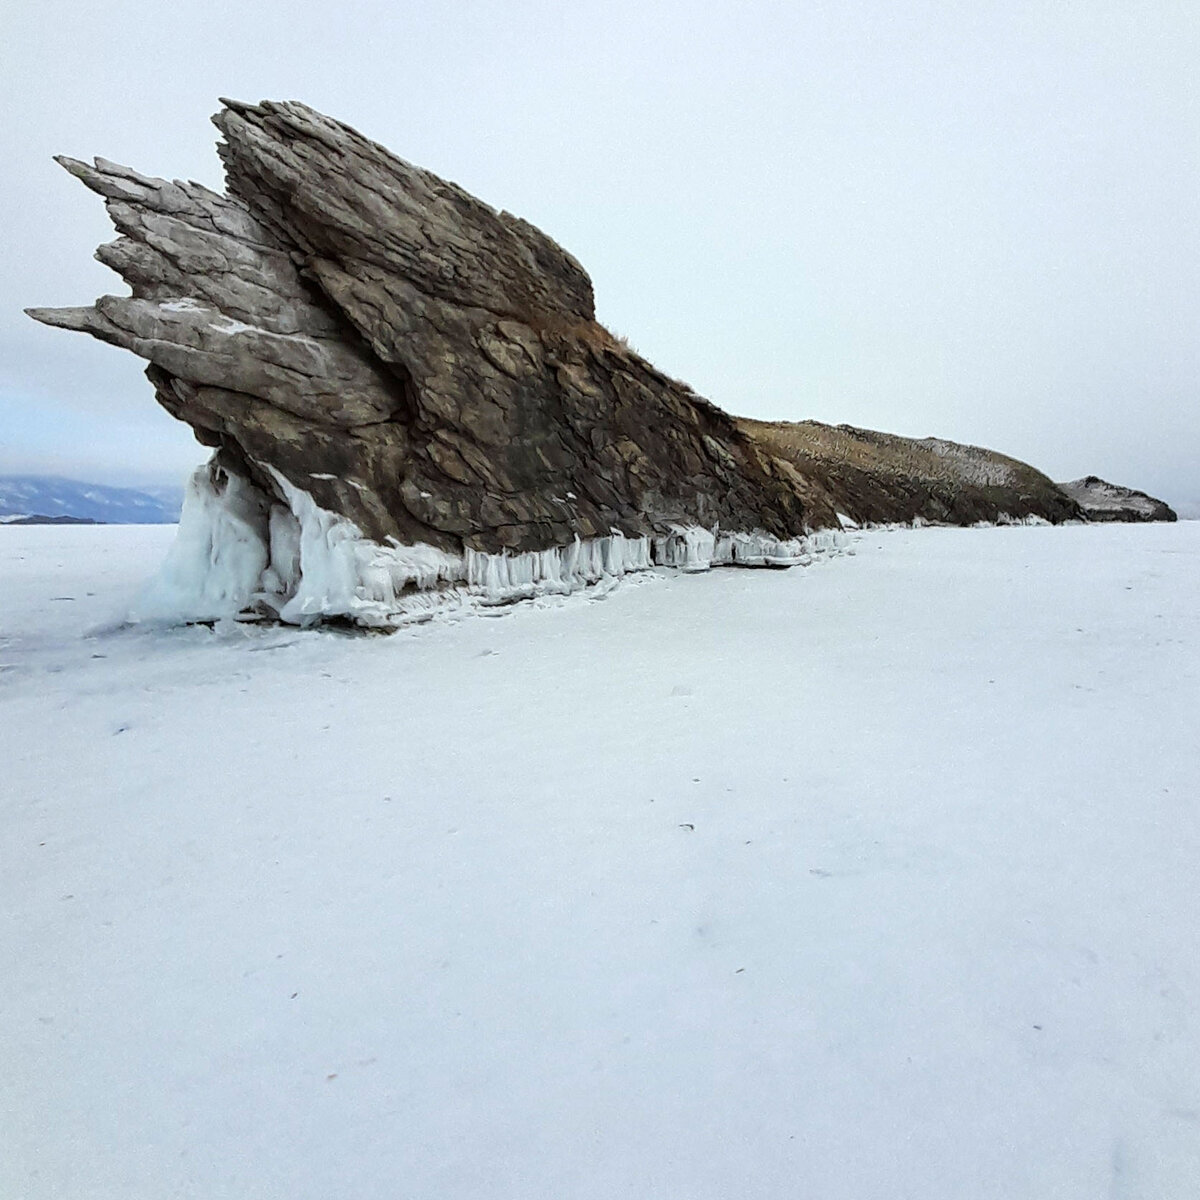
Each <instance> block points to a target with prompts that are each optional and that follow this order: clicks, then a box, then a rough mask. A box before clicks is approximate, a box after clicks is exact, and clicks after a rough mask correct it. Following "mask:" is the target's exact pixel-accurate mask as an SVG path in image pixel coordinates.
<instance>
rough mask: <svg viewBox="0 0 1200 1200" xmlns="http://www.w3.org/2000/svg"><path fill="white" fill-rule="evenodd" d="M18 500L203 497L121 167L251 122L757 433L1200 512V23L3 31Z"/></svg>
mask: <svg viewBox="0 0 1200 1200" xmlns="http://www.w3.org/2000/svg"><path fill="white" fill-rule="evenodd" d="M3 16H4V23H3V27H4V34H3V39H2V41H0V96H2V97H3V111H4V114H5V117H6V120H5V121H4V123H3V126H2V127H0V149H2V152H3V164H4V169H3V172H2V173H0V204H2V205H3V212H4V214H5V231H4V232H5V237H4V242H5V246H6V250H5V262H4V269H3V271H2V272H0V301H2V303H0V470H14V469H22V468H29V469H36V470H43V469H47V468H52V467H57V468H59V469H64V470H66V471H67V472H68V473H74V474H82V475H85V476H90V477H92V478H97V479H113V480H117V479H128V478H133V477H136V478H144V479H151V478H153V479H160V478H168V479H170V478H173V477H175V476H178V475H180V474H181V473H182V472H183V471H185V470H186V469H187V468H188V467H189V466H190V465H192V464H194V463H196V462H198V461H200V460H201V459H202V458H203V457H204V452H203V451H202V450H201V448H200V447H198V446H197V445H195V443H194V442H192V440H191V437H190V433H189V432H188V431H187V430H186V429H185V428H184V427H183V426H181V425H178V424H177V423H176V422H174V421H173V420H172V419H171V418H169V417H168V416H166V414H165V413H162V412H161V411H160V410H159V409H158V408H157V406H156V405H155V403H154V400H153V395H152V392H151V389H150V387H149V385H148V384H147V383H146V382H145V380H144V379H143V378H142V377H141V367H140V365H139V363H138V362H137V360H135V359H134V358H133V357H132V356H131V355H128V354H125V353H123V352H121V351H119V350H116V349H113V348H111V347H106V346H101V345H99V344H98V343H93V342H91V341H90V340H89V339H86V338H84V337H82V336H80V335H72V334H67V333H64V332H62V331H55V330H49V329H45V328H42V327H39V326H37V325H35V324H34V323H33V322H32V321H30V320H29V319H28V318H26V317H24V316H23V315H22V314H21V312H20V309H21V308H22V307H23V306H25V305H33V304H76V303H85V302H88V301H90V300H92V299H93V298H94V297H95V296H97V295H100V294H101V293H103V292H106V291H120V290H122V285H121V283H120V281H119V280H118V279H117V278H116V276H114V275H112V274H111V273H110V272H108V271H107V270H105V269H104V268H102V267H101V266H99V265H98V264H97V263H95V262H93V261H92V259H91V254H92V251H93V249H94V248H95V246H97V245H98V244H99V243H100V242H102V241H108V240H110V239H111V237H112V236H113V233H112V230H111V226H109V224H108V222H107V218H106V217H105V214H104V211H103V208H102V206H101V204H100V202H99V201H98V199H97V198H96V197H95V196H93V195H91V194H90V193H89V192H87V191H86V190H85V189H84V188H83V187H82V186H80V185H79V184H78V183H77V182H76V181H74V180H73V179H71V178H70V177H69V176H67V175H66V174H65V172H63V171H62V170H61V169H60V168H58V167H57V166H55V165H54V164H53V163H52V162H51V161H50V155H51V154H54V153H68V154H72V155H75V156H78V157H89V156H91V155H94V154H100V155H103V156H105V157H107V158H113V159H116V160H118V161H120V162H125V163H128V164H129V165H132V166H135V167H137V168H138V169H139V170H142V171H145V172H147V173H150V174H156V175H164V176H168V177H183V178H191V179H198V180H200V181H201V182H204V183H207V184H209V185H212V186H218V187H219V186H220V183H221V174H220V166H219V163H218V161H217V158H216V155H215V153H214V150H213V143H214V141H215V137H216V131H215V130H214V129H213V128H212V126H211V125H210V124H209V123H208V117H209V115H210V114H211V113H212V112H213V111H215V109H216V107H217V97H218V96H219V95H231V96H236V97H238V98H241V99H249V100H258V99H262V98H271V99H299V100H303V101H305V102H306V103H309V104H312V105H314V106H315V107H317V108H319V109H321V110H323V111H325V112H327V113H329V114H330V115H332V116H335V117H338V118H340V119H342V120H345V121H348V122H349V123H350V124H352V125H354V126H356V127H357V128H359V129H360V130H361V131H362V132H364V133H366V134H367V135H368V136H370V137H373V138H375V139H376V140H378V141H380V142H382V143H384V144H385V145H387V146H388V147H389V148H391V149H392V150H394V151H395V152H396V153H398V154H400V155H401V156H402V157H404V158H407V159H409V160H411V161H413V162H415V163H418V164H420V165H422V166H425V167H429V168H430V169H432V170H434V171H436V172H438V173H439V174H442V175H445V176H447V177H449V178H451V179H454V180H456V181H457V182H459V183H461V184H462V185H463V186H465V187H467V188H468V189H470V190H471V191H473V192H475V193H476V194H477V195H479V196H480V197H482V198H483V199H485V200H487V201H488V202H489V203H491V204H494V205H496V206H497V207H503V208H508V209H509V210H511V211H513V212H515V213H518V214H520V215H521V216H523V217H525V218H527V219H528V220H531V221H533V222H534V223H535V224H537V225H539V226H541V227H542V228H543V229H544V230H546V231H547V232H548V233H549V234H551V235H552V236H553V237H555V238H556V239H557V240H558V241H560V242H561V243H562V244H563V245H564V246H565V247H566V248H567V249H569V250H570V251H571V252H572V253H574V254H575V255H576V256H577V257H578V258H579V259H580V261H581V262H582V263H583V264H584V266H585V267H586V268H587V269H588V271H589V272H590V273H591V275H592V279H593V281H594V283H595V286H596V297H597V306H598V309H599V315H600V318H601V320H602V321H604V322H605V323H606V324H607V325H608V326H609V327H610V328H612V329H613V330H615V331H616V332H618V333H621V334H625V335H626V336H628V337H629V339H630V341H631V342H632V343H633V344H634V345H635V346H636V347H637V348H638V349H639V350H640V351H641V352H642V353H643V354H645V355H646V356H647V357H648V358H650V359H651V360H652V361H654V362H655V363H657V364H658V365H659V366H661V367H662V368H664V369H665V370H667V371H669V372H671V373H672V374H674V375H677V376H680V377H682V378H684V379H686V380H688V382H690V383H691V384H692V385H693V386H694V387H695V388H696V389H697V390H699V391H701V392H702V393H704V394H705V395H708V396H710V397H711V398H712V399H713V400H715V401H716V402H717V403H719V404H721V405H722V406H723V407H725V408H728V409H731V410H732V411H734V412H738V413H743V414H746V415H750V416H757V417H766V418H802V417H816V418H819V419H821V420H826V421H848V422H851V423H854V424H858V425H865V426H868V427H873V428H878V429H885V430H889V431H892V432H897V433H905V434H913V435H918V436H920V435H925V434H937V435H939V436H943V437H950V438H954V439H956V440H960V441H968V442H975V443H979V444H983V445H987V446H991V447H993V448H995V449H999V450H1003V451H1006V452H1008V453H1011V454H1015V455H1017V456H1018V457H1021V458H1024V459H1026V460H1028V461H1030V462H1032V463H1033V464H1034V465H1036V466H1038V467H1040V468H1041V469H1043V470H1045V471H1047V472H1048V473H1049V474H1051V475H1053V476H1054V477H1056V478H1073V477H1075V476H1078V475H1081V474H1085V473H1088V472H1095V473H1097V474H1101V475H1104V476H1106V477H1109V478H1112V479H1114V480H1115V481H1117V482H1120V483H1127V484H1131V485H1133V486H1137V487H1143V488H1146V489H1148V490H1150V491H1153V492H1155V493H1156V494H1160V495H1163V496H1165V497H1166V498H1167V499H1172V500H1193V499H1197V498H1200V472H1198V471H1197V465H1196V464H1197V461H1198V459H1200V406H1198V405H1197V403H1196V399H1197V385H1198V381H1200V342H1198V340H1197V336H1196V330H1195V323H1196V318H1197V314H1198V313H1200V85H1198V83H1197V77H1198V74H1200V72H1198V71H1197V67H1196V64H1197V62H1200V5H1196V4H1195V3H1194V2H1192V3H1187V2H1184V0H1179V2H1168V0H1160V2H1158V3H1138V2H1137V0H1123V2H1112V3H1104V2H1088V0H1080V2H1078V3H1066V2H1056V0H1041V2H1040V3H1020V2H1019V0H1017V2H1014V0H1004V2H997V0H973V2H971V0H968V2H964V3H958V4H951V3H934V2H932V0H929V2H921V0H865V2H861V3H854V4H837V3H823V2H821V0H816V2H813V3H754V2H750V3H720V4H717V3H707V4H706V3H703V2H700V3H697V2H695V0H693V2H691V3H661V4H659V3H653V2H652V0H642V2H640V3H626V2H625V0H603V2H599V0H586V2H583V3H571V2H570V0H560V2H558V3H550V2H545V3H542V2H539V3H499V2H496V3H489V2H476V0H457V2H454V3H445V4H433V3H395V4H385V3H377V4H369V3H361V2H360V3H353V2H351V3H339V4H330V3H328V0H323V2H322V3H310V2H308V0H297V2H295V3H291V4H278V3H274V4H261V3H258V4H256V3H253V2H249V0H240V2H238V3H224V2H217V3H195V4H185V5H180V4H168V3H165V2H163V3H157V4H140V3H131V2H129V0H110V2H109V3H105V4H103V5H100V4H91V3H84V2H83V0H77V2H76V3H54V2H45V0H41V2H38V3H30V2H27V0H18V2H14V0H5V3H4V6H3Z"/></svg>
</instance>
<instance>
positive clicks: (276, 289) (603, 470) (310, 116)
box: [28, 101, 1078, 620]
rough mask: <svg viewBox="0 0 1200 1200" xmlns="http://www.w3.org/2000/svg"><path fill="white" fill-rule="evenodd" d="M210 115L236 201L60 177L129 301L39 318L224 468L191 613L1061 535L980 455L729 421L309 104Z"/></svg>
mask: <svg viewBox="0 0 1200 1200" xmlns="http://www.w3.org/2000/svg"><path fill="white" fill-rule="evenodd" d="M214 121H215V123H216V125H217V127H218V128H219V129H220V131H221V133H222V135H223V140H222V141H221V143H220V145H219V151H220V155H221V158H222V160H223V162H224V165H225V170H226V178H227V194H226V195H220V194H217V193H215V192H212V191H210V190H208V189H206V188H204V187H201V186H200V185H198V184H195V183H181V182H168V181H166V180H162V179H155V178H151V177H148V176H144V175H141V174H139V173H138V172H136V171H133V170H130V169H129V168H127V167H122V166H118V165H117V164H115V163H111V162H108V161H106V160H104V159H97V160H95V162H94V163H93V164H92V165H88V164H86V163H82V162H78V161H76V160H73V159H66V158H63V159H60V160H59V161H60V162H61V163H62V164H63V166H64V167H66V169H67V170H68V171H70V172H71V173H72V174H73V175H75V176H76V177H77V178H79V179H80V180H81V181H82V182H83V183H84V184H85V185H86V186H87V187H89V188H91V189H92V190H93V191H94V192H96V193H98V194H99V195H100V196H101V197H103V199H104V201H105V204H106V206H107V208H108V212H109V215H110V216H111V218H112V220H113V223H114V225H115V226H116V228H117V230H118V232H119V234H120V237H119V238H118V239H117V240H116V241H115V242H113V243H111V244H109V245H106V246H103V247H101V248H100V250H99V251H98V252H97V256H98V257H99V259H100V261H102V262H104V263H105V264H107V265H108V266H110V267H112V268H113V269H114V270H115V271H117V272H118V273H119V274H120V275H121V276H123V278H124V279H125V281H126V282H127V283H128V284H129V287H130V291H131V294H130V295H129V296H125V297H117V296H104V297H101V298H100V299H99V300H97V301H96V302H95V304H93V305H90V306H86V307H81V308H58V309H30V310H28V311H29V312H30V315H31V316H33V317H34V318H35V319H37V320H39V321H42V322H45V323H46V324H50V325H56V326H61V327H63V328H67V329H74V330H79V331H82V332H85V333H89V334H91V335H92V336H94V337H97V338H100V339H102V340H104V341H107V342H110V343H112V344H114V345H117V346H120V347H123V348H125V349H127V350H132V351H133V352H134V353H135V354H138V355H140V356H141V357H142V358H144V359H146V360H147V362H148V363H149V366H148V368H147V375H148V376H149V378H150V380H151V381H152V383H153V384H154V387H155V390H156V393H157V397H158V399H159V401H160V403H161V404H162V405H163V406H164V407H165V408H166V409H167V410H168V411H169V412H171V413H172V414H174V415H175V416H177V417H179V418H180V419H181V420H184V421H186V422H188V424H190V425H191V426H192V428H193V429H194V430H195V432H196V436H197V437H198V438H199V439H200V441H201V442H203V443H204V444H206V445H208V446H211V447H213V448H214V449H215V454H214V457H213V460H212V463H211V464H210V467H209V469H208V470H207V471H206V472H205V473H203V474H201V475H198V476H197V479H196V480H194V481H193V485H192V492H191V496H190V499H189V502H188V504H189V507H188V508H187V509H185V514H184V520H183V524H182V526H181V534H180V542H179V544H178V546H177V548H176V551H174V552H173V556H172V559H171V561H170V562H169V563H168V567H167V570H166V574H165V577H166V578H167V579H168V580H169V581H171V588H170V589H168V590H173V592H175V593H179V594H184V593H187V594H190V595H192V596H193V601H192V602H189V604H190V607H188V606H186V605H185V607H186V608H187V611H188V612H189V613H190V614H191V615H193V616H200V615H221V614H223V613H226V612H228V611H236V610H238V609H241V608H244V607H247V606H256V607H259V608H265V609H266V610H267V611H269V612H275V613H279V614H280V615H282V616H283V617H284V619H289V620H291V619H297V620H307V619H310V618H313V617H316V616H321V615H348V616H351V617H353V618H354V619H367V615H368V614H372V616H371V619H388V617H389V616H392V615H395V613H396V612H397V611H399V610H400V609H403V608H404V606H405V604H406V603H407V600H406V599H405V597H408V596H409V594H410V593H412V592H413V591H430V590H435V591H436V590H442V591H445V590H456V589H457V590H461V589H463V588H466V589H467V590H472V589H473V590H475V591H477V592H480V591H482V592H484V593H486V594H487V595H488V596H489V597H493V598H506V597H511V596H513V595H520V594H528V593H529V591H530V590H531V589H533V590H538V589H542V588H551V589H553V590H562V589H568V588H570V587H571V586H574V585H576V584H577V583H579V582H587V581H593V580H595V579H598V578H601V577H604V576H607V575H611V574H620V573H622V571H624V570H628V569H638V568H640V567H643V566H648V565H650V564H651V563H652V562H654V563H665V564H668V565H674V566H682V567H685V568H689V569H695V568H703V567H706V566H708V565H709V564H711V563H721V562H736V563H740V564H744V565H788V564H789V563H792V562H796V561H804V560H805V558H806V556H807V555H808V554H809V553H811V552H812V551H813V550H814V549H817V550H819V549H821V548H825V547H826V544H827V541H828V536H827V535H821V536H816V537H814V536H813V531H815V530H821V529H831V528H837V527H838V524H839V521H838V516H837V514H838V512H839V511H840V512H843V513H845V514H848V515H849V516H851V517H852V518H853V519H855V520H857V521H859V522H860V523H861V522H866V521H907V520H911V519H913V518H914V517H918V516H920V517H923V518H924V519H927V520H944V521H954V522H968V521H972V520H980V519H985V520H987V519H996V518H997V517H998V516H999V515H1000V514H1002V513H1003V514H1007V515H1008V516H1011V517H1025V516H1039V517H1043V518H1045V519H1048V520H1061V519H1063V518H1065V517H1070V516H1076V515H1078V509H1077V508H1076V507H1075V505H1074V503H1073V502H1072V501H1070V500H1068V499H1067V498H1066V497H1065V496H1064V495H1063V494H1062V493H1061V492H1059V491H1058V490H1057V489H1056V488H1055V487H1054V485H1053V484H1051V483H1050V482H1049V481H1048V480H1046V479H1045V477H1044V476H1041V475H1039V474H1038V473H1037V472H1035V471H1033V470H1032V468H1028V467H1026V466H1025V465H1024V464H1021V463H1016V462H1015V461H1014V460H1011V459H1003V458H1002V457H1001V456H998V455H990V454H989V453H988V452H984V451H976V450H974V449H971V448H961V447H953V446H952V444H950V443H935V442H925V443H912V442H907V441H905V439H889V438H887V436H886V435H877V434H868V433H866V432H864V431H859V430H848V429H847V428H846V427H839V429H837V430H831V429H829V427H826V426H817V425H814V424H812V423H807V422H806V423H802V424H800V425H795V426H785V425H763V424H760V423H757V422H746V421H743V422H739V421H737V420H735V419H734V418H732V417H731V416H729V415H728V414H726V413H724V412H722V411H721V410H720V409H718V408H716V407H715V406H713V405H712V404H710V403H709V402H708V401H706V400H704V399H703V398H702V397H700V396H697V395H696V394H695V393H693V392H692V391H691V389H690V388H688V387H687V386H686V385H685V384H682V383H680V382H678V381H676V380H673V379H670V378H668V377H667V376H665V375H663V374H662V373H661V372H659V371H657V370H655V369H654V367H653V366H651V365H650V364H649V363H648V362H646V361H645V360H644V359H642V358H641V357H640V356H639V355H637V354H636V353H635V352H633V351H632V350H631V349H629V347H628V346H626V345H625V344H624V343H623V342H620V341H618V340H616V339H614V338H613V337H612V336H611V335H610V334H609V333H608V332H607V331H606V330H605V329H604V328H603V327H602V326H600V325H599V324H598V323H597V322H596V320H595V310H594V306H593V298H592V285H591V281H590V280H589V278H588V276H587V274H586V273H585V272H584V270H583V268H582V267H581V266H580V265H579V263H577V262H576V261H575V259H573V258H572V257H571V256H570V255H569V254H568V253H567V252H566V251H564V250H563V249H562V248H561V247H560V246H558V245H557V244H555V243H554V242H553V241H552V240H551V239H550V238H548V237H546V235H544V234H543V233H541V232H540V231H539V230H537V229H535V228H534V227H533V226H531V225H529V224H528V223H526V222H524V221H522V220H520V219H519V218H516V217H513V216H511V215H510V214H508V213H503V212H496V211H495V210H493V209H492V208H490V207H488V206H487V205H486V204H483V203H482V202H481V201H479V200H477V199H475V198H474V197H473V196H470V195H468V194H467V193H466V192H464V191H463V190H462V189H461V188H459V187H457V186H456V185H454V184H452V183H448V182H446V181H444V180H442V179H439V178H438V177H436V176H434V175H432V174H430V173H429V172H427V171H423V170H420V169H419V168H416V167H413V166H411V165H410V164H408V163H405V162H403V161H402V160H400V159H398V158H396V157H395V156H394V155H392V154H391V153H389V152H388V151H387V150H385V149H384V148H383V147H381V146H379V145H377V144H375V143H374V142H371V141H369V140H368V139H366V138H365V137H363V136H362V135H361V134H359V133H357V132H356V131H355V130H353V129H351V128H349V127H348V126H346V125H343V124H340V123H338V122H336V121H333V120H331V119H329V118H327V117H324V116H322V115H321V114H319V113H317V112H314V111H313V110H312V109H309V108H306V107H305V106H303V105H300V104H296V103H270V102H264V103H262V104H258V105H251V104H241V103H236V102H233V101H225V102H224V107H223V108H222V110H221V112H220V113H218V114H217V116H216V117H215V118H214ZM820 431H823V432H820ZM189 513H190V515H189ZM418 607H420V606H418Z"/></svg>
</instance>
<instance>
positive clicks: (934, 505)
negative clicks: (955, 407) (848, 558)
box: [738, 419, 1079, 525]
mask: <svg viewBox="0 0 1200 1200" xmlns="http://www.w3.org/2000/svg"><path fill="white" fill-rule="evenodd" d="M738 424H739V425H740V426H741V428H742V429H743V430H744V431H745V432H746V433H748V434H750V435H751V436H752V437H753V438H754V439H755V440H756V441H757V442H758V444H759V445H760V446H762V447H764V448H765V449H766V450H768V451H769V452H770V453H771V454H773V455H777V456H778V457H779V458H781V459H784V460H786V461H787V462H789V463H791V464H792V466H793V467H795V468H796V470H797V471H798V472H799V474H800V475H801V476H802V478H803V479H804V481H805V483H806V485H807V486H808V487H810V488H813V489H814V490H816V491H817V492H818V493H819V494H821V495H823V496H824V497H826V498H827V499H828V501H829V503H831V504H832V505H833V506H834V508H836V510H837V511H838V512H839V513H841V514H844V515H845V516H848V517H850V518H851V520H853V521H854V522H855V523H856V524H859V525H866V524H883V523H888V522H894V521H900V522H911V521H925V522H928V523H930V524H945V525H974V524H976V523H978V522H980V521H987V522H993V523H1004V522H1008V521H1024V520H1029V519H1036V520H1043V521H1050V522H1059V521H1066V520H1070V519H1072V518H1077V517H1078V516H1079V510H1078V509H1077V508H1076V506H1075V503H1074V501H1072V500H1071V499H1070V498H1068V497H1067V496H1064V495H1063V493H1062V492H1061V491H1060V490H1059V488H1058V487H1057V486H1056V485H1055V484H1054V483H1053V482H1052V481H1051V480H1050V479H1049V478H1048V477H1047V476H1045V475H1043V474H1042V473H1041V472H1040V471H1035V470H1034V469H1033V467H1031V466H1029V465H1028V464H1027V463H1023V462H1020V461H1018V460H1017V459H1015V458H1009V457H1008V456H1007V455H1004V454H997V453H996V452H995V451H994V450H984V449H982V448H981V447H979V446H964V445H961V444H959V443H958V442H948V441H945V440H943V439H941V438H921V439H916V438H905V437H898V436H897V435H896V434H891V433H875V432H873V431H872V430H870V429H856V428H855V427H854V426H852V425H823V424H821V423H820V422H819V421H772V422H767V421H750V420H744V419H743V420H739V421H738Z"/></svg>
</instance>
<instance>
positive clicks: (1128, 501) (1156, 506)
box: [1058, 475, 1177, 521]
mask: <svg viewBox="0 0 1200 1200" xmlns="http://www.w3.org/2000/svg"><path fill="white" fill-rule="evenodd" d="M1058 486H1059V487H1060V488H1061V489H1062V491H1063V492H1064V493H1065V494H1066V495H1067V496H1069V497H1070V498H1071V499H1072V500H1074V501H1075V503H1076V504H1078V505H1079V507H1080V509H1082V511H1083V515H1084V517H1085V518H1086V519H1087V520H1089V521H1174V520H1176V519H1177V518H1176V514H1175V512H1174V510H1173V509H1172V508H1171V507H1170V506H1169V505H1167V504H1165V503H1164V502H1163V501H1162V500H1156V499H1155V498H1154V497H1153V496H1148V495H1146V493H1145V492H1138V491H1135V490H1134V489H1133V488H1127V487H1120V486H1119V485H1118V484H1115V483H1107V482H1106V481H1105V480H1103V479H1100V478H1099V477H1098V476H1096V475H1088V476H1086V477H1085V478H1083V479H1075V480H1072V481H1071V482H1070V483H1060V484H1059V485H1058Z"/></svg>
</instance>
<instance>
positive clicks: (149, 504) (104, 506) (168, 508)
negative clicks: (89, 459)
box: [0, 475, 183, 525]
mask: <svg viewBox="0 0 1200 1200" xmlns="http://www.w3.org/2000/svg"><path fill="white" fill-rule="evenodd" d="M182 503H183V488H181V487H147V488H128V487H109V486H108V485H107V484H102V483H81V482H80V481H79V480H78V479H62V478H59V477H58V476H55V475H0V524H3V525H12V524H21V525H35V524H55V525H58V524H97V525H171V524H174V522H176V521H178V520H179V509H180V506H181V505H182Z"/></svg>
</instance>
